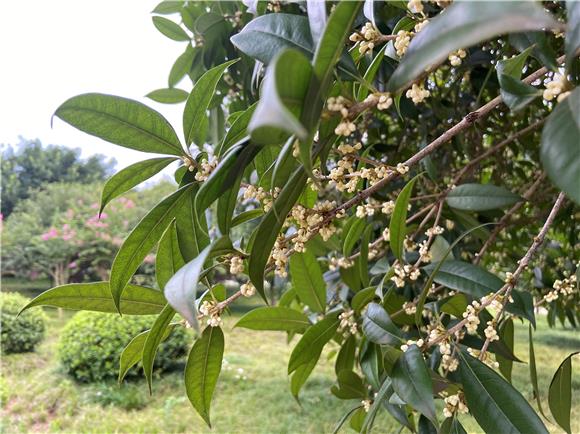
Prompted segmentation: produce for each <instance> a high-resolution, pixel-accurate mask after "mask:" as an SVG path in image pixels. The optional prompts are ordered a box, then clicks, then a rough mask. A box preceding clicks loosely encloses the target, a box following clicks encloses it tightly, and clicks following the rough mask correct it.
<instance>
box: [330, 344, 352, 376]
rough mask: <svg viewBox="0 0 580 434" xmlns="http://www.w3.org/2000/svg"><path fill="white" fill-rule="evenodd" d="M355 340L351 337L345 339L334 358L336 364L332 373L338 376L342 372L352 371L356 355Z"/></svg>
mask: <svg viewBox="0 0 580 434" xmlns="http://www.w3.org/2000/svg"><path fill="white" fill-rule="evenodd" d="M356 344H357V342H356V339H355V337H354V336H353V335H350V336H349V337H348V338H346V339H345V340H344V341H343V343H342V346H341V347H340V351H339V352H338V355H337V356H336V362H335V364H334V372H335V373H336V374H338V373H339V372H340V371H342V370H345V369H346V370H348V371H352V370H353V368H354V362H355V354H356Z"/></svg>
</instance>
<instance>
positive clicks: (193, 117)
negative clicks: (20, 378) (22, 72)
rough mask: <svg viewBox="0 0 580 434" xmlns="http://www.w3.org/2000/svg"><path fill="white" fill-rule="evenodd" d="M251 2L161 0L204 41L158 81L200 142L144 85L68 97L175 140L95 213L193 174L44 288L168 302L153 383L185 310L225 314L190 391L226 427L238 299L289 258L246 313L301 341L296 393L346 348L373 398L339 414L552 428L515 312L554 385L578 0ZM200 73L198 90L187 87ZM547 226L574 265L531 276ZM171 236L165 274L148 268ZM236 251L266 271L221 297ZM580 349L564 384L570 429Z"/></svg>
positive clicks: (96, 126) (573, 139)
mask: <svg viewBox="0 0 580 434" xmlns="http://www.w3.org/2000/svg"><path fill="white" fill-rule="evenodd" d="M247 3H248V5H249V6H248V7H246V5H242V4H240V3H234V2H221V1H219V2H207V3H205V2H187V3H181V2H174V1H165V2H163V3H161V4H160V5H159V6H158V7H157V8H156V9H155V11H154V13H155V17H154V18H153V20H154V24H155V26H156V27H157V28H158V29H159V30H160V31H161V32H162V33H163V34H164V35H166V36H168V37H170V38H172V39H174V40H177V41H183V42H186V43H187V44H188V45H187V48H186V51H185V53H184V54H183V55H182V56H180V58H179V59H178V60H177V61H176V63H175V65H174V66H173V68H172V70H171V73H170V79H169V88H167V89H162V90H158V91H154V92H152V93H151V94H150V95H149V96H150V97H151V98H153V99H156V100H158V101H165V102H171V103H175V102H179V101H185V106H184V111H183V139H184V141H182V140H180V138H179V137H178V134H177V133H176V131H175V129H174V128H173V127H172V126H171V125H170V124H169V123H168V122H167V120H166V119H165V118H164V117H163V116H162V115H161V114H159V113H158V112H156V111H153V110H152V109H150V108H148V107H147V106H145V105H143V104H141V103H139V102H136V101H132V100H127V99H124V98H120V97H116V96H110V95H102V94H84V95H79V96H76V97H73V98H71V99H69V100H68V101H66V102H65V103H63V104H62V105H61V106H60V107H59V108H58V109H57V111H56V113H55V115H56V116H58V117H59V118H61V119H62V120H64V121H65V122H67V123H69V124H70V125H72V126H74V127H76V128H78V129H80V130H82V131H85V132H87V133H89V134H92V135H95V136H97V137H100V138H102V139H104V140H107V141H110V142H112V143H115V144H117V145H119V146H124V147H127V148H131V149H137V150H140V151H143V152H149V153H162V154H165V155H167V157H163V158H154V159H149V160H144V161H141V162H139V163H136V164H134V165H133V166H130V167H128V168H126V169H124V170H122V171H121V172H119V173H118V174H116V175H114V176H113V177H112V178H111V179H110V180H109V181H108V182H107V185H106V186H105V189H104V190H105V192H104V194H103V197H102V201H101V209H104V208H105V207H106V206H107V205H108V204H109V202H110V201H111V200H113V199H114V198H115V197H116V196H118V195H120V194H122V192H124V191H127V190H128V189H130V188H132V187H133V186H135V185H137V184H139V183H141V182H143V181H145V180H146V179H148V178H149V177H151V176H152V175H153V174H155V173H157V172H158V171H159V170H160V168H162V167H165V166H166V165H167V164H169V163H170V162H171V161H174V160H177V159H178V158H181V160H182V161H183V162H184V164H183V165H182V166H181V167H180V168H179V169H178V170H177V171H176V173H175V178H176V181H177V182H178V184H179V188H178V189H177V190H176V191H175V192H174V193H172V194H170V195H169V196H167V197H166V198H165V199H163V200H162V201H161V202H159V203H158V204H157V205H155V206H154V207H153V208H152V209H151V210H150V212H149V213H148V214H147V215H146V216H145V217H144V218H143V219H142V220H141V221H140V222H139V223H138V224H137V225H136V226H135V228H134V229H133V231H132V232H131V233H130V234H129V236H128V237H127V238H126V240H125V241H124V243H123V245H122V246H121V247H120V250H119V252H118V254H117V256H116V257H115V259H114V261H113V264H112V269H111V277H110V281H108V282H96V283H94V284H89V285H84V286H82V287H78V286H62V287H59V288H54V289H52V290H49V291H47V292H46V293H44V294H42V295H41V296H39V297H38V298H37V299H35V300H33V301H32V302H31V303H30V305H29V307H30V306H35V305H55V306H62V307H69V308H76V309H86V310H94V311H101V312H108V313H115V312H119V313H125V314H127V313H133V314H152V313H157V314H158V316H157V319H156V320H155V322H154V324H153V325H152V327H151V329H150V331H149V332H148V334H147V337H146V338H144V339H142V341H141V342H140V344H139V346H138V347H135V348H132V347H131V348H129V347H128V348H129V349H130V351H131V353H132V354H133V355H135V354H136V355H137V358H138V357H139V356H141V359H142V362H143V366H144V370H145V376H146V377H147V379H148V383H149V386H150V387H151V377H152V367H153V360H154V359H155V354H156V352H157V348H158V346H159V344H160V342H161V340H162V339H163V336H165V333H166V330H167V329H168V327H170V326H171V324H172V322H171V321H172V319H173V318H174V317H175V314H176V313H179V314H180V315H181V316H182V317H183V318H184V319H185V320H186V321H187V322H188V323H189V324H191V325H192V326H193V327H194V328H196V329H198V330H199V329H200V322H202V323H203V325H204V326H205V325H206V324H207V326H205V327H204V328H203V330H200V331H199V335H198V337H197V339H196V340H195V342H194V344H193V347H192V349H191V351H190V354H189V358H188V361H187V365H186V368H185V386H186V390H187V395H188V397H189V399H190V401H191V403H192V405H193V406H194V407H195V409H196V410H197V411H198V412H199V414H200V415H201V416H202V417H203V418H204V420H205V421H206V422H207V423H208V424H209V421H210V404H211V399H212V395H213V391H214V389H215V385H216V383H217V381H218V376H219V373H220V369H221V362H222V357H223V352H224V345H225V342H224V334H223V332H222V330H221V328H220V322H221V315H222V314H224V313H225V312H226V309H227V307H228V306H229V305H230V304H231V303H235V301H236V300H237V299H238V298H240V297H243V296H251V295H252V294H253V293H254V292H257V293H258V294H259V295H260V296H261V297H262V298H263V299H264V300H265V301H266V300H267V294H268V288H269V287H270V286H272V285H271V284H272V283H273V281H274V279H279V278H285V277H286V276H287V273H288V271H289V273H290V279H289V281H290V285H289V288H288V289H287V291H285V292H284V293H283V294H282V296H281V298H280V300H279V301H278V302H277V304H276V305H268V306H264V307H260V308H257V309H254V310H252V311H250V312H249V313H247V314H246V315H245V316H244V317H243V318H242V319H241V320H240V321H239V323H238V327H246V328H251V329H258V330H278V331H284V332H287V333H288V338H289V340H293V339H296V340H297V342H296V344H295V346H294V349H293V351H292V354H291V356H290V360H289V364H288V373H289V375H291V380H290V383H291V392H292V393H293V394H294V396H295V397H296V398H297V399H298V396H299V392H300V389H301V388H302V386H303V385H304V384H305V383H306V381H307V379H308V377H309V375H310V374H311V372H312V371H313V369H314V368H315V366H316V364H317V362H318V359H319V358H320V356H321V353H322V351H323V349H324V348H325V347H326V346H334V347H335V348H337V352H336V354H337V356H336V374H337V385H336V386H335V387H333V388H332V393H334V394H335V395H336V396H337V397H338V398H340V399H347V400H353V399H356V400H358V401H359V403H360V404H357V405H356V407H354V408H353V410H352V411H351V412H349V413H348V414H347V415H345V417H344V419H343V420H342V421H341V423H340V424H339V426H340V425H342V423H344V422H345V421H346V420H349V421H350V422H349V423H350V426H351V427H353V428H355V429H357V430H358V431H361V432H368V431H369V430H370V429H371V428H372V426H373V423H374V420H375V417H376V415H377V413H378V411H379V410H381V411H387V412H388V413H389V414H390V415H392V417H394V418H395V419H396V420H397V421H398V422H399V423H400V424H401V425H402V427H406V428H408V429H409V430H411V431H416V430H419V431H424V432H432V431H433V430H437V431H439V432H446V433H447V432H464V430H463V428H462V426H461V424H460V421H459V419H458V415H459V414H460V413H464V412H466V411H469V412H470V414H471V415H472V416H473V417H474V418H475V419H476V420H477V422H478V423H479V424H480V426H481V427H482V428H483V429H484V430H485V431H486V432H520V433H532V432H533V433H536V432H537V433H543V432H547V429H546V427H545V425H544V422H543V421H542V419H541V418H540V417H539V416H538V415H537V414H536V412H535V411H534V410H533V408H532V407H531V405H530V404H529V403H528V402H527V401H526V400H525V399H524V397H523V396H522V394H521V393H520V392H519V391H518V390H516V389H515V388H514V386H513V385H512V384H511V370H512V366H513V363H519V362H521V361H520V359H518V357H517V356H516V355H515V354H514V350H513V330H514V327H513V322H514V320H516V319H521V320H524V321H527V322H529V323H530V368H531V369H530V373H531V380H532V384H533V386H534V391H535V394H536V396H537V397H538V402H539V403H540V402H541V400H540V397H541V393H540V391H539V390H538V388H537V373H536V371H535V364H534V357H533V356H534V354H533V335H532V329H533V327H534V326H535V307H537V306H542V307H543V308H546V309H548V311H549V312H550V315H554V314H552V312H556V314H555V315H556V316H557V317H560V318H561V317H562V316H563V317H564V319H563V321H562V322H564V321H565V320H566V319H567V320H568V321H569V322H570V323H571V324H572V325H574V326H576V324H577V322H578V320H579V319H580V316H579V315H580V312H579V311H578V308H577V306H578V286H577V283H575V280H574V279H575V278H576V277H575V274H574V273H575V270H576V268H577V264H578V259H579V258H578V257H577V256H574V255H577V253H575V250H574V248H575V247H576V244H577V241H576V238H575V235H574V232H575V230H574V227H573V226H574V221H573V220H571V219H570V215H574V213H575V212H577V211H576V208H575V207H576V204H577V203H579V202H580V189H579V185H578V182H577V181H578V173H579V167H580V157H579V155H580V153H579V152H578V140H577V138H578V133H579V131H578V130H579V124H578V112H579V110H578V104H580V89H579V88H575V86H576V84H577V83H578V78H579V77H578V71H579V69H578V61H577V58H576V53H577V51H578V48H579V47H580V36H579V34H578V28H579V27H580V7H578V3H574V2H568V3H567V4H566V5H564V4H563V3H556V2H549V3H547V4H546V5H545V7H542V6H541V5H540V4H537V3H532V2H506V3H501V4H499V3H495V2H459V3H456V4H451V5H450V6H449V5H448V3H449V2H445V1H438V2H429V3H422V2H417V1H411V2H409V5H406V4H402V3H401V2H380V1H373V0H370V1H366V2H364V7H363V5H362V3H359V2H335V3H332V4H331V2H319V1H307V2H306V3H294V2H290V3H288V4H286V3H283V2H279V1H271V2H264V1H255V2H247ZM170 14H176V15H177V16H179V17H180V18H181V25H180V24H178V23H177V22H175V21H172V20H170V19H168V18H165V17H164V16H162V15H170ZM564 22H566V25H564V24H563V23H564ZM363 25H364V27H363ZM369 29H371V30H369ZM411 30H414V32H411ZM563 31H564V32H565V36H564V37H560V36H562V35H563V34H562V35H561V34H560V33H562V32H563ZM508 33H509V34H510V36H509V38H503V37H501V38H500V36H501V35H504V34H508ZM411 38H412V39H411ZM349 39H350V40H351V41H353V42H355V43H356V44H355V46H354V47H352V48H351V49H348V47H347V45H348V40H349ZM409 39H411V41H410V44H408V42H409ZM363 43H364V45H363ZM371 44H372V45H371ZM381 44H382V45H383V46H382V47H381V48H380V49H379V46H380V45H381ZM405 44H408V48H407V47H406V45H405ZM375 45H376V48H377V50H375ZM405 50H406V53H405ZM466 50H467V51H466ZM562 52H563V53H565V54H564V55H563V56H560V57H557V56H556V54H555V53H562ZM454 53H455V54H454ZM448 56H449V59H450V60H451V65H449V64H448V63H447V62H445V59H446V58H447V57H448ZM462 59H463V60H462ZM226 71H227V72H226ZM530 72H531V73H530ZM522 74H526V77H525V78H523V79H522ZM185 75H189V76H190V78H191V79H192V81H193V82H194V86H193V89H192V91H191V92H189V93H187V92H183V91H179V90H177V89H176V88H175V86H176V85H177V84H178V82H179V80H180V79H181V78H182V77H184V76H185ZM538 86H545V87H546V90H545V91H544V96H545V98H544V99H542V98H540V94H541V93H542V92H541V91H539V90H538ZM497 94H500V96H498V97H496V95H497ZM555 96H558V100H559V101H557V100H556V99H555V98H554V97H555ZM502 102H503V103H505V106H507V109H506V108H505V107H503V106H501V104H502ZM540 127H542V128H540ZM540 130H542V131H541V132H540ZM540 143H541V144H540ZM407 172H410V175H414V176H413V177H412V178H411V177H410V176H409V175H407ZM544 172H545V173H546V174H547V177H548V178H549V180H550V181H551V182H552V183H550V181H548V180H546V179H544ZM407 177H409V178H407ZM554 185H555V187H557V188H555V187H554ZM558 190H561V191H562V192H563V193H561V194H560V195H558ZM564 193H565V195H566V196H567V197H568V199H566V198H564ZM557 195H558V199H557V200H556V201H555V202H554V200H555V197H556V196H557ZM248 204H253V206H254V208H253V209H249V210H248V208H247V207H248ZM552 204H553V206H552ZM355 208H356V212H355V211H354V210H355ZM550 208H551V211H550ZM504 209H507V211H503V210H504ZM240 210H243V211H240ZM383 210H384V211H383ZM210 211H213V212H210ZM548 213H549V214H548ZM546 215H548V217H547V218H545V217H546ZM250 220H252V222H251V223H250ZM544 220H545V222H544ZM256 222H257V224H256ZM439 223H441V226H440V225H439ZM443 226H444V228H443ZM550 227H551V229H550V231H548V229H549V228H550ZM425 228H428V229H427V230H425ZM234 229H235V230H234ZM234 234H236V235H237V237H236V238H232V237H233V235H234ZM546 237H548V238H550V240H551V241H550V243H551V245H550V248H553V249H554V250H555V251H556V252H557V253H556V254H555V257H554V255H552V257H551V259H552V260H554V261H553V262H555V263H556V265H557V267H552V265H551V264H552V262H550V261H543V260H540V261H538V262H537V263H536V264H535V266H536V268H535V269H534V270H533V271H534V272H535V271H536V270H540V271H545V270H543V266H548V267H550V268H551V270H550V271H549V273H548V272H544V273H543V274H542V276H544V275H545V276H546V280H544V279H543V278H542V279H541V280H542V285H536V286H537V289H534V290H533V291H531V290H529V288H528V285H526V283H527V282H529V281H530V280H531V279H532V274H531V272H529V271H526V267H527V266H528V265H529V263H530V260H531V258H532V256H533V255H534V254H535V253H536V251H538V249H541V244H542V242H543V241H544V239H545V238H546ZM494 241H497V243H496V242H494ZM506 245H508V246H509V247H508V248H506ZM155 246H158V247H157V248H158V254H157V260H156V278H157V283H158V286H159V287H160V288H161V289H162V292H159V291H156V290H154V289H149V288H144V287H136V286H133V285H131V284H130V281H131V278H132V276H133V274H134V273H135V272H136V270H137V269H138V268H139V266H140V265H141V263H142V261H143V260H144V258H146V257H147V255H148V254H149V252H150V251H151V250H152V249H153V248H154V247H155ZM418 246H420V248H418ZM528 246H530V247H529V248H528ZM544 254H545V253H544ZM560 257H564V258H567V259H564V260H557V259H558V258H560ZM288 264H289V267H287V265H288ZM228 266H229V268H230V270H231V271H232V272H235V273H243V274H247V276H248V281H247V283H245V284H244V285H242V287H241V288H240V291H238V292H236V293H234V294H232V295H230V296H229V297H227V298H226V293H225V290H224V287H223V286H222V285H220V284H219V282H217V281H216V276H219V275H220V273H219V270H220V269H222V270H223V268H224V267H228ZM273 272H274V273H273ZM274 275H275V276H276V277H274ZM535 275H536V277H535V279H536V280H540V279H539V278H538V277H537V276H538V275H539V274H538V272H535ZM556 277H557V281H558V282H559V283H557V284H556V281H555V282H554V286H553V289H548V288H546V287H545V285H546V283H548V284H549V283H551V282H549V280H550V279H554V280H556ZM265 282H268V283H270V285H266V284H265ZM554 291H555V292H554ZM200 320H201V321H200ZM486 325H487V326H486ZM126 351H127V350H126ZM572 356H573V355H570V356H569V357H568V358H567V359H566V360H565V361H564V362H563V364H562V366H561V368H560V369H559V370H558V371H557V372H556V374H555V375H554V379H553V381H552V385H551V387H550V391H549V394H548V400H549V404H550V409H551V411H552V415H553V417H554V420H555V421H556V422H557V423H558V424H559V425H560V426H562V427H563V428H564V429H565V430H566V431H568V432H570V408H571V398H570V390H571V386H570V383H571V374H570V372H571V368H570V367H571V357H572ZM123 363H124V361H123V358H122V359H121V364H122V365H123ZM496 367H497V368H498V369H499V372H498V370H497V369H496ZM440 400H444V406H445V411H444V413H443V414H444V416H445V418H444V419H443V420H442V419H441V417H439V416H438V415H437V413H436V410H435V408H436V405H435V403H436V401H440ZM540 409H541V407H540Z"/></svg>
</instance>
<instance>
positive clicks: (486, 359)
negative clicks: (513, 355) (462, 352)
mask: <svg viewBox="0 0 580 434" xmlns="http://www.w3.org/2000/svg"><path fill="white" fill-rule="evenodd" d="M467 352H468V353H469V354H471V356H472V357H475V358H479V356H480V355H481V351H480V350H476V349H475V348H468V349H467ZM482 362H483V363H485V364H486V365H487V366H489V367H490V368H492V369H497V368H498V367H499V363H498V362H496V361H495V360H493V359H492V358H491V356H490V353H489V352H486V353H485V355H484V356H483V360H482Z"/></svg>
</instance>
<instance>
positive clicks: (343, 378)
mask: <svg viewBox="0 0 580 434" xmlns="http://www.w3.org/2000/svg"><path fill="white" fill-rule="evenodd" d="M337 380H338V387H336V386H333V387H332V388H331V389H330V391H331V392H332V394H333V395H334V396H336V397H337V398H339V399H361V398H365V397H366V396H367V390H366V387H365V386H364V384H363V381H362V379H361V378H360V377H359V376H358V375H357V374H355V373H354V372H352V371H347V370H343V371H340V372H339V373H338V375H337Z"/></svg>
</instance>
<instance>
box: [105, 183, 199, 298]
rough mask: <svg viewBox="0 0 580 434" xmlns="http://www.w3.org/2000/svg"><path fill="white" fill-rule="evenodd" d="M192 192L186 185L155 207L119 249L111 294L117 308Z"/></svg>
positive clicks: (113, 268) (112, 273)
mask: <svg viewBox="0 0 580 434" xmlns="http://www.w3.org/2000/svg"><path fill="white" fill-rule="evenodd" d="M190 189H191V185H186V186H185V187H182V188H180V189H179V190H177V191H176V192H175V193H173V194H171V195H169V196H167V197H166V198H165V199H163V200H162V201H161V202H159V203H158V204H157V205H155V207H154V208H153V209H152V210H151V211H149V213H147V215H146V216H145V217H143V219H142V220H141V221H140V222H139V223H138V224H137V226H135V228H134V229H133V230H132V231H131V233H130V234H129V236H128V237H127V238H126V239H125V241H124V242H123V245H122V246H121V247H120V248H119V251H118V252H117V255H116V256H115V259H114V260H113V265H112V267H111V280H110V284H111V294H112V296H113V301H114V302H115V305H116V306H119V300H120V298H121V294H122V293H123V289H124V288H125V286H127V284H128V283H129V281H130V280H131V277H132V276H133V274H134V273H135V271H137V269H138V268H139V266H140V265H141V263H142V262H143V259H145V256H147V254H148V253H149V252H150V251H151V249H152V248H153V247H154V246H155V244H157V242H158V241H159V239H160V238H161V236H162V235H163V232H165V229H166V228H167V227H168V226H169V224H170V223H171V221H172V220H173V219H174V217H175V215H176V214H177V213H178V212H179V210H180V208H182V207H183V205H184V203H185V200H186V199H187V194H188V193H189V191H190Z"/></svg>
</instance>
